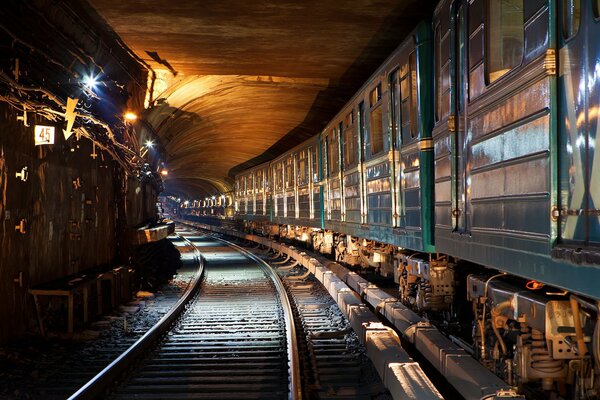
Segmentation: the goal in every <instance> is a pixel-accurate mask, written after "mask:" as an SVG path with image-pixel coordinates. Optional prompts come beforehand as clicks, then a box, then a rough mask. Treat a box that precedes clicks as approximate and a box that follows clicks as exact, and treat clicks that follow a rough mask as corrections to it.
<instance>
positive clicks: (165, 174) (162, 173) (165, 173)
mask: <svg viewBox="0 0 600 400" xmlns="http://www.w3.org/2000/svg"><path fill="white" fill-rule="evenodd" d="M160 174H161V175H162V176H167V175H169V171H167V170H166V169H164V168H163V169H162V170H161V171H160Z"/></svg>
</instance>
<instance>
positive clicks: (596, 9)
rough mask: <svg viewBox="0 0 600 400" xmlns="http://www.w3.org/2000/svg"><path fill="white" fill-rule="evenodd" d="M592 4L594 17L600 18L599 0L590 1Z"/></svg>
mask: <svg viewBox="0 0 600 400" xmlns="http://www.w3.org/2000/svg"><path fill="white" fill-rule="evenodd" d="M592 6H593V8H594V17H596V18H600V0H596V1H592Z"/></svg>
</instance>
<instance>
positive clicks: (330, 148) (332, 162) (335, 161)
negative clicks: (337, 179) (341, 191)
mask: <svg viewBox="0 0 600 400" xmlns="http://www.w3.org/2000/svg"><path fill="white" fill-rule="evenodd" d="M327 153H328V154H327V156H328V157H327V158H328V162H327V166H328V169H327V170H328V172H329V176H333V175H334V174H336V173H337V172H338V171H339V164H340V160H339V153H338V134H337V130H336V129H332V130H331V132H330V134H329V135H328V136H327Z"/></svg>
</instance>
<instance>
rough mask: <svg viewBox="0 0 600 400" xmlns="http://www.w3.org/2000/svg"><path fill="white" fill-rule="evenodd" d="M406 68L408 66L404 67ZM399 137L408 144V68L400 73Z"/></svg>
mask: <svg viewBox="0 0 600 400" xmlns="http://www.w3.org/2000/svg"><path fill="white" fill-rule="evenodd" d="M405 66H406V67H408V64H406V65H405ZM400 74H401V75H400V135H401V136H402V142H403V143H409V141H410V139H411V137H410V104H409V99H410V82H409V79H408V68H402V69H401V71H400Z"/></svg>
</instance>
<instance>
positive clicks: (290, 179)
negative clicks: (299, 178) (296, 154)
mask: <svg viewBox="0 0 600 400" xmlns="http://www.w3.org/2000/svg"><path fill="white" fill-rule="evenodd" d="M293 186H294V164H293V160H292V157H289V158H288V159H287V160H286V161H285V188H286V189H289V188H291V187H293Z"/></svg>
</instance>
